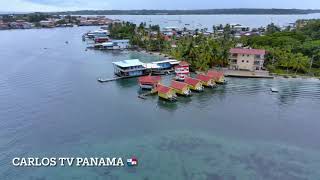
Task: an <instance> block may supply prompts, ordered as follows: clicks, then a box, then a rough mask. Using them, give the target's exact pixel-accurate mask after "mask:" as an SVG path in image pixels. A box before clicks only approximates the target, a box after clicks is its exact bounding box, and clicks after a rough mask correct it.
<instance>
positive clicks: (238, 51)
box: [230, 48, 266, 55]
mask: <svg viewBox="0 0 320 180" xmlns="http://www.w3.org/2000/svg"><path fill="white" fill-rule="evenodd" d="M230 53H231V54H250V55H265V54H266V50H263V49H244V48H232V49H230Z"/></svg>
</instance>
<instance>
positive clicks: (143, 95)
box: [138, 90, 157, 99]
mask: <svg viewBox="0 0 320 180" xmlns="http://www.w3.org/2000/svg"><path fill="white" fill-rule="evenodd" d="M156 93H157V91H156V90H152V91H150V92H146V93H143V94H140V95H139V96H138V98H140V99H147V96H151V95H153V94H156Z"/></svg>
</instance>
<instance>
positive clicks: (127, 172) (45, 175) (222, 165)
mask: <svg viewBox="0 0 320 180" xmlns="http://www.w3.org/2000/svg"><path fill="white" fill-rule="evenodd" d="M78 152H79V150H78ZM80 152H82V153H80V154H79V156H80V157H85V156H86V155H89V157H91V156H92V155H97V156H98V157H101V156H102V157H103V156H105V157H109V156H117V157H123V158H130V157H131V156H133V155H134V156H136V157H137V158H138V160H139V166H138V167H123V168H109V167H104V168H103V167H95V168H88V167H87V168H84V167H55V168H38V169H34V170H35V171H36V172H32V176H30V177H29V179H32V180H56V179H96V180H105V179H112V180H120V179H133V180H151V179H177V180H180V179H181V180H220V179H225V180H236V179H247V180H251V179H252V180H257V179H266V180H270V179H273V180H277V179H279V180H280V179H281V180H300V179H301V180H302V179H311V180H312V179H314V180H316V179H318V178H319V177H320V171H319V170H318V169H319V168H320V154H319V153H317V152H313V151H311V150H310V151H308V152H306V150H302V149H299V148H296V147H290V146H285V145H277V144H261V143H246V142H242V141H238V140H228V139H225V138H220V137H216V136H212V135H209V134H206V133H199V132H197V133H195V132H186V131H183V132H171V133H168V134H167V135H154V136H148V137H139V138H132V139H128V140H121V141H117V142H112V143H107V144H96V145H93V146H91V145H90V146H89V145H88V146H84V147H82V148H81V150H80ZM128 152H130V153H128ZM29 170H30V169H29ZM29 170H27V171H26V172H30V171H29ZM30 173H31V172H30Z"/></svg>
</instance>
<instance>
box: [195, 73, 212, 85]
mask: <svg viewBox="0 0 320 180" xmlns="http://www.w3.org/2000/svg"><path fill="white" fill-rule="evenodd" d="M196 79H199V80H200V81H201V82H202V84H203V85H204V86H206V87H215V85H216V83H215V80H214V79H213V78H211V77H210V76H207V75H203V74H198V75H197V76H196Z"/></svg>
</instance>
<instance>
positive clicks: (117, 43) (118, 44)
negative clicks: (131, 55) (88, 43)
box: [94, 39, 130, 50]
mask: <svg viewBox="0 0 320 180" xmlns="http://www.w3.org/2000/svg"><path fill="white" fill-rule="evenodd" d="M94 46H95V47H99V48H103V49H107V50H124V49H128V48H129V47H130V44H129V40H126V39H125V40H112V41H107V42H104V43H97V44H95V45H94Z"/></svg>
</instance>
